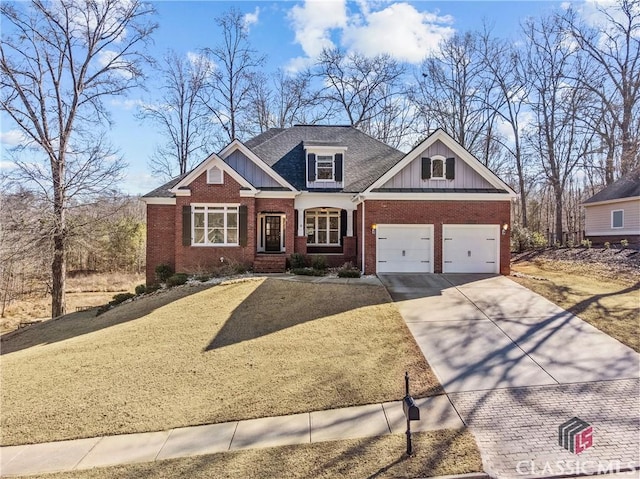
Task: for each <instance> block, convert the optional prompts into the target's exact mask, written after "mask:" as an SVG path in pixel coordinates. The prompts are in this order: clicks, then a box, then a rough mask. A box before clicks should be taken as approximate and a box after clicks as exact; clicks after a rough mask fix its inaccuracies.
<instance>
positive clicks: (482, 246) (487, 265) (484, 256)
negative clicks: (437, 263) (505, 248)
mask: <svg viewBox="0 0 640 479" xmlns="http://www.w3.org/2000/svg"><path fill="white" fill-rule="evenodd" d="M499 231H500V230H499V226H497V225H443V252H442V256H443V272H445V273H497V272H498V271H499V260H498V258H499V256H498V254H499V252H498V248H499V242H500V241H499V238H500V236H499V234H500V232H499Z"/></svg>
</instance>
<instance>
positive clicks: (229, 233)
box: [191, 205, 238, 246]
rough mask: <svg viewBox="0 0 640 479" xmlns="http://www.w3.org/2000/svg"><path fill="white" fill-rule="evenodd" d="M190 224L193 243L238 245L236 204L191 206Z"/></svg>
mask: <svg viewBox="0 0 640 479" xmlns="http://www.w3.org/2000/svg"><path fill="white" fill-rule="evenodd" d="M191 225H192V236H191V237H192V238H193V240H192V241H193V244H194V245H211V246H238V207H237V206H227V205H212V206H193V207H192V208H191Z"/></svg>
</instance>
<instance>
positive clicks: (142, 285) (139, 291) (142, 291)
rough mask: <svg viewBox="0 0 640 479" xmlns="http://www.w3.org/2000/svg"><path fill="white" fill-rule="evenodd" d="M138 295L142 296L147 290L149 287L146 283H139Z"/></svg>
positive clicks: (137, 287)
mask: <svg viewBox="0 0 640 479" xmlns="http://www.w3.org/2000/svg"><path fill="white" fill-rule="evenodd" d="M135 291H136V296H140V295H141V294H144V293H146V292H147V287H146V286H145V285H144V284H139V285H138V286H136V289H135Z"/></svg>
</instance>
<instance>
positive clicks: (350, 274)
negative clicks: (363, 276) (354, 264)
mask: <svg viewBox="0 0 640 479" xmlns="http://www.w3.org/2000/svg"><path fill="white" fill-rule="evenodd" d="M359 277H360V270H359V269H340V270H338V278H359Z"/></svg>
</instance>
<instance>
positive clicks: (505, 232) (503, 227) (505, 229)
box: [502, 223, 509, 236]
mask: <svg viewBox="0 0 640 479" xmlns="http://www.w3.org/2000/svg"><path fill="white" fill-rule="evenodd" d="M508 229H509V225H508V224H507V223H505V224H503V225H502V236H504V235H506V234H507V230H508Z"/></svg>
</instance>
